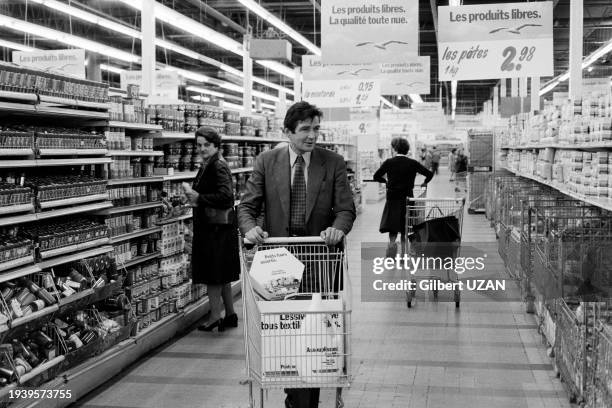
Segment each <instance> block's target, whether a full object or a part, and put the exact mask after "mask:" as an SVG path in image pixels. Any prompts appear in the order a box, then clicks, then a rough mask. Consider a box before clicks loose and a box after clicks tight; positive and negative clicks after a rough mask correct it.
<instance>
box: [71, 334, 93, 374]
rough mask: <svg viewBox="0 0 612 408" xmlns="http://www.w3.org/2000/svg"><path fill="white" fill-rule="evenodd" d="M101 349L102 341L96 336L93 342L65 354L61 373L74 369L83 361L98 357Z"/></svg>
mask: <svg viewBox="0 0 612 408" xmlns="http://www.w3.org/2000/svg"><path fill="white" fill-rule="evenodd" d="M101 349H102V339H101V338H100V337H98V336H96V338H95V339H94V340H92V341H90V342H89V343H87V344H84V345H83V347H80V348H78V349H76V350H74V351H71V352H69V353H67V354H66V359H65V360H64V362H63V363H62V371H67V370H69V369H71V368H74V367H76V366H78V365H79V364H81V363H83V362H84V361H86V360H88V359H90V358H92V357H94V356H96V355H98V354H99V352H100V350H101Z"/></svg>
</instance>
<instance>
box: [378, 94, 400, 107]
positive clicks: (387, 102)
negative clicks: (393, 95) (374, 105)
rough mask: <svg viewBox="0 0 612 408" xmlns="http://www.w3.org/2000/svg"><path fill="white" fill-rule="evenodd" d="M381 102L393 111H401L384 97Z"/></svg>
mask: <svg viewBox="0 0 612 408" xmlns="http://www.w3.org/2000/svg"><path fill="white" fill-rule="evenodd" d="M380 101H381V102H382V104H383V105H385V106H388V107H389V108H391V109H395V110H399V108H398V107H397V106H395V105H394V104H392V103H391V102H389V100H388V99H387V98H385V97H383V96H381V97H380Z"/></svg>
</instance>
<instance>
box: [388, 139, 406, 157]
mask: <svg viewBox="0 0 612 408" xmlns="http://www.w3.org/2000/svg"><path fill="white" fill-rule="evenodd" d="M391 147H392V148H393V150H395V151H396V152H398V153H399V154H408V151H409V150H410V143H408V141H407V140H406V139H404V138H403V137H394V138H393V140H391Z"/></svg>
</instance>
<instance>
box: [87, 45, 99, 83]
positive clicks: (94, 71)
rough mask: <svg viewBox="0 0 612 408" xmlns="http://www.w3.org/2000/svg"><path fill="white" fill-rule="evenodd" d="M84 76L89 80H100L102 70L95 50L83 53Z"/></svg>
mask: <svg viewBox="0 0 612 408" xmlns="http://www.w3.org/2000/svg"><path fill="white" fill-rule="evenodd" d="M85 61H86V63H87V65H85V77H86V78H87V79H89V80H90V81H97V82H102V70H101V69H100V58H99V57H98V54H96V53H95V52H87V53H86V54H85Z"/></svg>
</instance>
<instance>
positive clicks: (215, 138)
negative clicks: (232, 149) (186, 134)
mask: <svg viewBox="0 0 612 408" xmlns="http://www.w3.org/2000/svg"><path fill="white" fill-rule="evenodd" d="M198 137H203V138H204V139H206V141H207V142H208V143H212V144H213V145H214V146H215V147H216V148H217V149H218V148H220V147H221V136H219V134H218V133H217V131H216V130H215V129H213V128H211V127H208V126H202V127H201V128H199V129H198V130H196V132H195V139H196V143H197V142H198Z"/></svg>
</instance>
